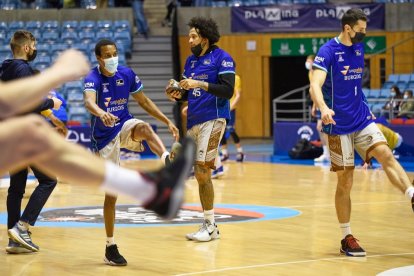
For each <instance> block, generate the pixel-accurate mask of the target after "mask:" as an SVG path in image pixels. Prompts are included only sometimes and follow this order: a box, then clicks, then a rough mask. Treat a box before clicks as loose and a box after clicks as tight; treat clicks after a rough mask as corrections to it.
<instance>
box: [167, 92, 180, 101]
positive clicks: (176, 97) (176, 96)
mask: <svg viewBox="0 0 414 276" xmlns="http://www.w3.org/2000/svg"><path fill="white" fill-rule="evenodd" d="M165 94H166V95H167V98H168V99H169V100H170V101H173V102H175V101H176V100H180V99H181V98H182V97H183V94H182V93H181V92H180V91H171V92H169V93H168V92H165Z"/></svg>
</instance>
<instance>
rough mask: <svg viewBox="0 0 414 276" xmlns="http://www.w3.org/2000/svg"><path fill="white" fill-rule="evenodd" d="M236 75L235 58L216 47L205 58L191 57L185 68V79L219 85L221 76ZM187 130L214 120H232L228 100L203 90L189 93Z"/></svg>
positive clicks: (192, 90)
mask: <svg viewBox="0 0 414 276" xmlns="http://www.w3.org/2000/svg"><path fill="white" fill-rule="evenodd" d="M229 73H230V74H235V70H234V61H233V58H232V57H231V56H230V55H229V54H228V53H226V52H225V51H223V50H222V49H220V48H217V47H214V48H213V49H212V50H211V51H210V52H208V53H206V54H205V55H204V56H201V57H196V56H194V55H191V56H190V57H188V58H187V61H186V63H185V66H184V73H183V78H191V79H194V80H200V81H205V82H208V83H218V80H219V75H221V74H229ZM187 114H188V115H187V128H188V129H190V128H191V127H193V126H194V125H197V124H201V123H204V122H207V121H210V120H213V119H218V118H224V119H227V120H229V119H230V103H229V100H228V99H225V98H219V97H216V96H214V95H212V94H210V93H208V92H206V91H205V90H203V89H201V88H194V89H190V90H189V91H188V112H187Z"/></svg>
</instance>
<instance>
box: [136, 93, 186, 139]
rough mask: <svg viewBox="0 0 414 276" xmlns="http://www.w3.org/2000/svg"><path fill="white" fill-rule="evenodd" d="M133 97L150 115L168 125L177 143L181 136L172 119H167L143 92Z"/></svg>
mask: <svg viewBox="0 0 414 276" xmlns="http://www.w3.org/2000/svg"><path fill="white" fill-rule="evenodd" d="M132 97H134V99H135V101H136V102H137V103H138V104H139V105H140V106H141V107H142V108H143V109H144V110H145V111H146V112H147V113H148V114H149V115H151V116H152V117H154V118H156V119H157V120H159V121H161V122H163V123H164V124H166V125H167V126H168V129H169V130H170V132H171V133H172V135H173V136H174V138H175V139H176V141H177V140H178V139H179V137H180V136H179V132H178V129H177V127H176V126H175V125H174V124H173V123H172V122H171V121H170V119H168V118H167V116H165V114H164V113H162V112H161V110H160V109H159V108H158V107H157V106H156V105H155V104H154V102H153V101H151V99H150V98H148V97H147V96H146V95H145V94H144V92H143V91H141V92H138V93H135V94H132Z"/></svg>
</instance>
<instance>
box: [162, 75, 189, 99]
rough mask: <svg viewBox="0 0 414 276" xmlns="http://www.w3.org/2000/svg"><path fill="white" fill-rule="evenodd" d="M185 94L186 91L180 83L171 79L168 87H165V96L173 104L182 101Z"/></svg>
mask: <svg viewBox="0 0 414 276" xmlns="http://www.w3.org/2000/svg"><path fill="white" fill-rule="evenodd" d="M184 92H185V90H184V89H183V88H182V87H181V86H180V84H179V83H178V81H176V80H174V79H170V80H169V81H168V84H167V86H166V87H165V94H166V95H167V97H168V99H170V100H171V101H173V102H175V101H176V100H180V99H181V98H182V97H183V93H184Z"/></svg>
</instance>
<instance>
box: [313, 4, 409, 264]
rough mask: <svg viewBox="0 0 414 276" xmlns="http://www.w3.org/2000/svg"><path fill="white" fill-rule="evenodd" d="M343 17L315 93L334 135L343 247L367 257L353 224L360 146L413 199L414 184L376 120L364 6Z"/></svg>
mask: <svg viewBox="0 0 414 276" xmlns="http://www.w3.org/2000/svg"><path fill="white" fill-rule="evenodd" d="M341 21H342V32H341V33H340V34H339V36H338V37H335V38H333V39H331V40H330V41H328V42H327V43H325V44H324V45H323V46H322V47H321V48H320V49H319V52H318V54H317V56H316V57H315V60H314V63H313V68H314V69H315V70H314V72H313V77H312V84H311V87H312V89H311V94H312V98H313V101H314V102H315V103H316V105H317V107H318V108H319V110H320V111H321V118H322V123H323V128H322V129H323V132H325V133H326V134H327V135H328V145H329V150H330V155H331V170H332V171H335V172H336V174H337V178H338V182H337V187H336V194H335V207H336V214H337V217H338V220H339V224H340V228H341V230H342V240H341V247H340V252H341V253H344V254H346V255H348V256H353V257H361V256H366V252H365V250H364V249H363V248H362V247H361V246H360V245H359V244H358V241H357V239H356V238H355V237H354V236H353V235H352V232H351V225H350V218H351V197H350V193H351V188H352V185H353V173H354V167H355V164H354V148H355V149H356V150H357V152H358V153H359V155H361V157H362V158H363V160H365V162H369V160H370V159H371V158H375V159H376V160H377V161H378V162H379V163H380V164H381V165H382V167H383V169H384V171H385V173H386V174H387V176H388V179H389V180H390V182H391V183H392V184H393V185H394V186H395V187H396V188H398V189H399V190H400V191H401V192H402V193H405V195H406V196H407V198H408V199H409V200H411V202H412V203H413V202H414V199H413V195H414V187H412V185H411V184H410V180H409V178H408V175H407V174H406V172H405V171H404V170H403V168H402V167H401V165H400V164H399V163H398V162H397V160H396V159H395V158H394V156H393V154H392V152H391V150H390V148H389V147H388V146H387V142H386V140H385V138H384V135H383V134H382V133H381V131H380V130H379V129H378V127H377V125H376V124H375V123H374V120H373V116H372V114H371V113H370V110H369V108H368V105H367V104H366V102H365V97H364V94H363V92H362V83H361V79H362V72H363V67H364V47H363V44H362V43H361V42H362V40H363V39H364V37H365V35H366V28H367V17H366V15H365V14H364V12H363V11H362V10H360V9H350V10H348V11H347V12H346V13H345V14H344V16H343V17H342V20H341ZM413 207H414V205H413Z"/></svg>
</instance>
